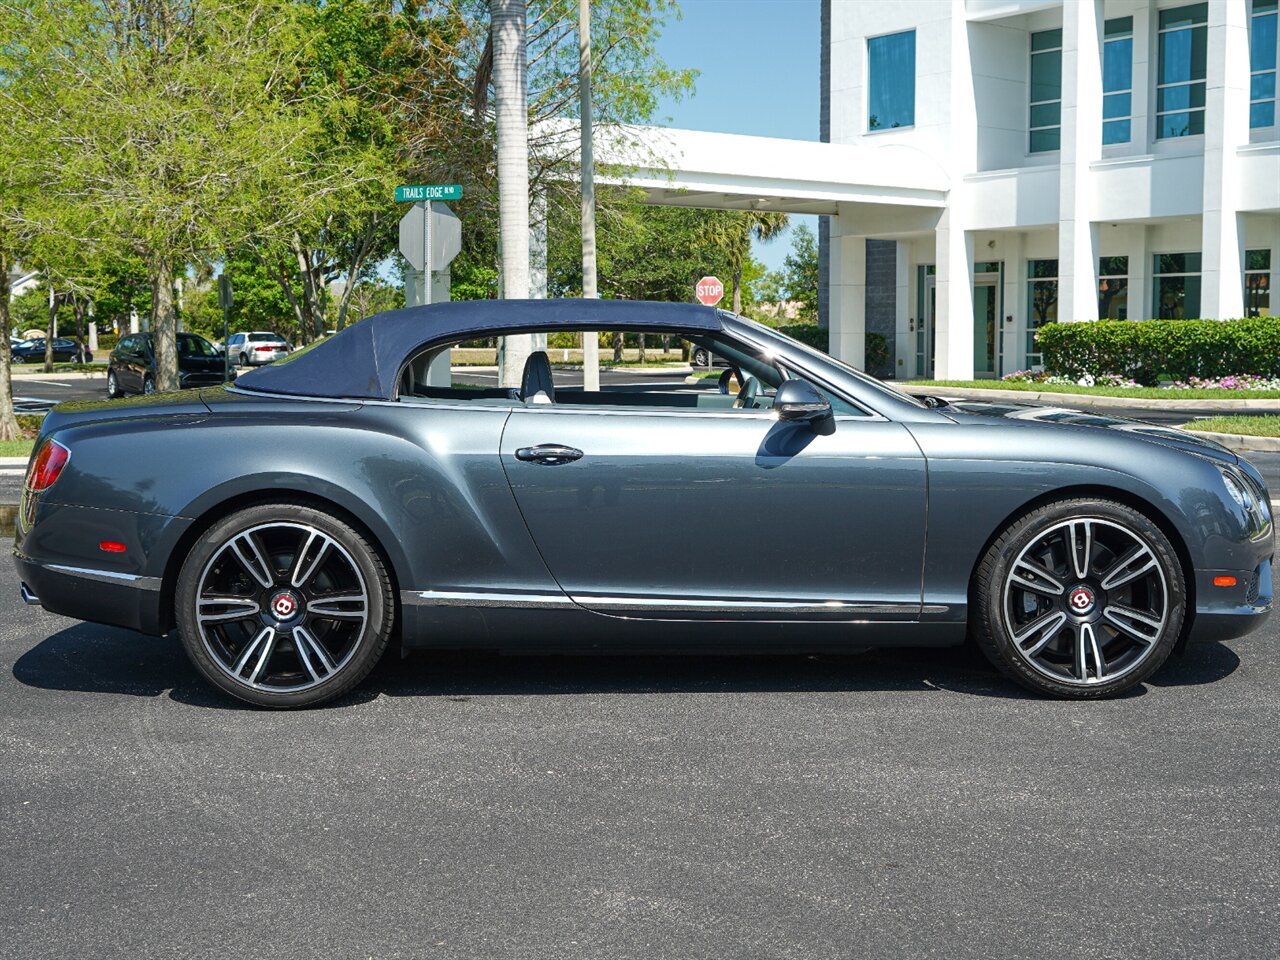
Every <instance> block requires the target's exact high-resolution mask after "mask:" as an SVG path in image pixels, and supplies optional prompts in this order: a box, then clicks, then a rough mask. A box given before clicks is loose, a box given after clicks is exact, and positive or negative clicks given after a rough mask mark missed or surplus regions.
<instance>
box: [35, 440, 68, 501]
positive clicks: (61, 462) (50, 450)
mask: <svg viewBox="0 0 1280 960" xmlns="http://www.w3.org/2000/svg"><path fill="white" fill-rule="evenodd" d="M70 458H71V451H70V450H68V449H67V448H66V447H64V446H63V445H62V444H60V443H59V442H58V441H57V440H46V441H45V442H44V446H42V447H41V448H40V452H39V453H37V454H36V458H35V460H33V461H32V462H31V469H30V470H28V471H27V489H28V490H30V491H31V492H32V493H39V492H40V491H41V490H47V489H49V487H51V486H53V481H55V480H57V479H58V474H60V473H62V468H63V467H65V466H66V465H67V460H69V459H70Z"/></svg>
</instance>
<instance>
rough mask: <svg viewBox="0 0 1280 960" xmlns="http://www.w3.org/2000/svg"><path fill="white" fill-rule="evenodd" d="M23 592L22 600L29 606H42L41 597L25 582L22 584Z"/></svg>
mask: <svg viewBox="0 0 1280 960" xmlns="http://www.w3.org/2000/svg"><path fill="white" fill-rule="evenodd" d="M21 592H22V602H23V603H25V604H26V605H27V606H29V607H38V606H40V598H39V597H37V596H36V595H35V594H34V593H32V592H31V588H30V587H28V586H27V585H26V584H25V583H24V584H23V585H22V588H21Z"/></svg>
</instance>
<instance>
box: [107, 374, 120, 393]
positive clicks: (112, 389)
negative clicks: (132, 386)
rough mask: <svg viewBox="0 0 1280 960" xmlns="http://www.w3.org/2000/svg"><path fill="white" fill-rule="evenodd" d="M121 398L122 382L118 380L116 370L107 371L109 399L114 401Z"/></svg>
mask: <svg viewBox="0 0 1280 960" xmlns="http://www.w3.org/2000/svg"><path fill="white" fill-rule="evenodd" d="M119 396H120V381H118V380H117V379H116V372H115V371H114V370H108V371H107V399H109V400H114V399H116V398H117V397H119Z"/></svg>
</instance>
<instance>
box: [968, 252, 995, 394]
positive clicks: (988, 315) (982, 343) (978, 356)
mask: <svg viewBox="0 0 1280 960" xmlns="http://www.w3.org/2000/svg"><path fill="white" fill-rule="evenodd" d="M998 279H999V277H998V275H993V276H983V275H981V274H979V275H978V276H976V277H975V278H974V282H973V375H974V376H975V377H976V378H978V379H980V380H981V379H987V378H994V377H995V376H996V374H997V372H998V369H999V368H998V366H997V362H998V348H997V345H996V338H997V337H998V336H999V333H1000V322H999V321H1000V287H999V283H998Z"/></svg>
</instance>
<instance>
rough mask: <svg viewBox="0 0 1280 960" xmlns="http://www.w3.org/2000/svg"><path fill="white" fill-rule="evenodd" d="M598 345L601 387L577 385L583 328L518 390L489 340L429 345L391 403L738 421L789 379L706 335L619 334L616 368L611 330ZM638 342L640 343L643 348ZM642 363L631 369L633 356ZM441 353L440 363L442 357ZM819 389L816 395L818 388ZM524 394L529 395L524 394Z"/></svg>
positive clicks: (542, 355)
mask: <svg viewBox="0 0 1280 960" xmlns="http://www.w3.org/2000/svg"><path fill="white" fill-rule="evenodd" d="M592 332H594V333H595V335H597V336H599V337H600V338H601V342H602V344H604V343H607V344H608V346H602V347H601V351H600V353H601V360H602V361H603V362H602V365H601V374H602V375H601V383H600V389H599V390H592V391H588V390H585V389H584V388H583V385H582V353H581V337H582V335H583V331H580V330H576V329H574V330H561V331H555V332H554V333H552V334H550V335H547V336H546V339H547V340H548V341H550V343H549V344H548V346H547V347H546V348H544V349H542V350H535V352H534V354H533V355H532V356H531V357H530V358H529V360H528V361H527V362H526V365H525V372H524V376H523V377H522V383H521V385H520V386H519V387H503V386H501V384H500V381H499V374H498V358H497V342H496V338H494V339H490V340H487V341H456V342H453V343H449V344H444V345H435V346H432V347H430V348H428V349H425V350H423V351H421V352H420V353H418V354H417V355H416V356H414V357H413V358H412V360H410V361H409V363H407V364H406V365H405V367H404V369H403V370H402V371H401V375H400V384H399V399H401V400H402V401H406V402H431V401H445V402H451V403H459V402H461V403H467V404H472V403H475V404H478V405H486V406H487V405H511V404H519V405H524V406H529V407H533V406H539V407H547V406H552V407H556V408H563V407H593V408H646V409H653V410H655V411H657V410H663V411H682V412H690V413H692V412H706V413H710V414H737V413H755V414H759V413H761V412H764V411H767V410H768V409H769V408H770V407H771V406H772V404H773V398H774V395H775V393H776V392H777V389H778V387H779V386H780V385H781V384H782V382H783V381H784V380H786V379H788V378H789V377H790V376H794V375H795V374H793V373H791V372H789V371H788V370H787V369H786V368H785V367H784V366H783V365H782V364H781V363H780V362H779V361H778V359H777V358H776V357H773V356H771V355H769V354H768V353H767V352H766V351H765V350H762V349H760V348H758V347H756V346H754V345H753V344H750V343H746V342H743V341H741V340H738V339H736V338H730V337H724V336H717V335H715V334H712V333H707V332H704V331H680V330H675V329H673V330H646V331H644V332H643V337H644V340H643V341H641V339H640V338H641V336H642V334H641V333H640V332H638V331H622V344H623V362H622V364H620V365H615V364H613V363H612V362H611V358H612V356H613V355H615V351H614V348H615V346H616V343H617V338H616V335H617V333H618V331H605V332H603V333H602V332H599V331H592ZM642 344H643V346H642ZM641 349H643V350H644V351H645V355H646V357H647V359H648V362H646V363H639V362H638V356H639V353H640V350H641ZM446 352H447V353H448V355H449V356H448V359H445V358H444V356H445V354H446ZM695 352H706V353H708V354H709V355H710V356H712V357H713V358H714V362H713V364H712V366H711V367H710V368H705V367H703V368H695V369H693V371H692V375H691V367H690V359H691V358H692V357H693V355H694V353H695ZM815 386H819V389H822V388H821V386H820V385H817V384H815ZM823 393H824V394H826V395H827V396H828V398H829V399H830V401H831V404H832V407H833V409H834V411H835V413H836V414H837V415H842V416H865V411H863V410H861V409H859V408H858V407H856V406H854V405H853V404H851V403H848V402H846V401H844V400H842V399H840V398H839V397H836V396H833V395H831V393H830V391H829V390H823ZM526 394H527V395H526Z"/></svg>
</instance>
